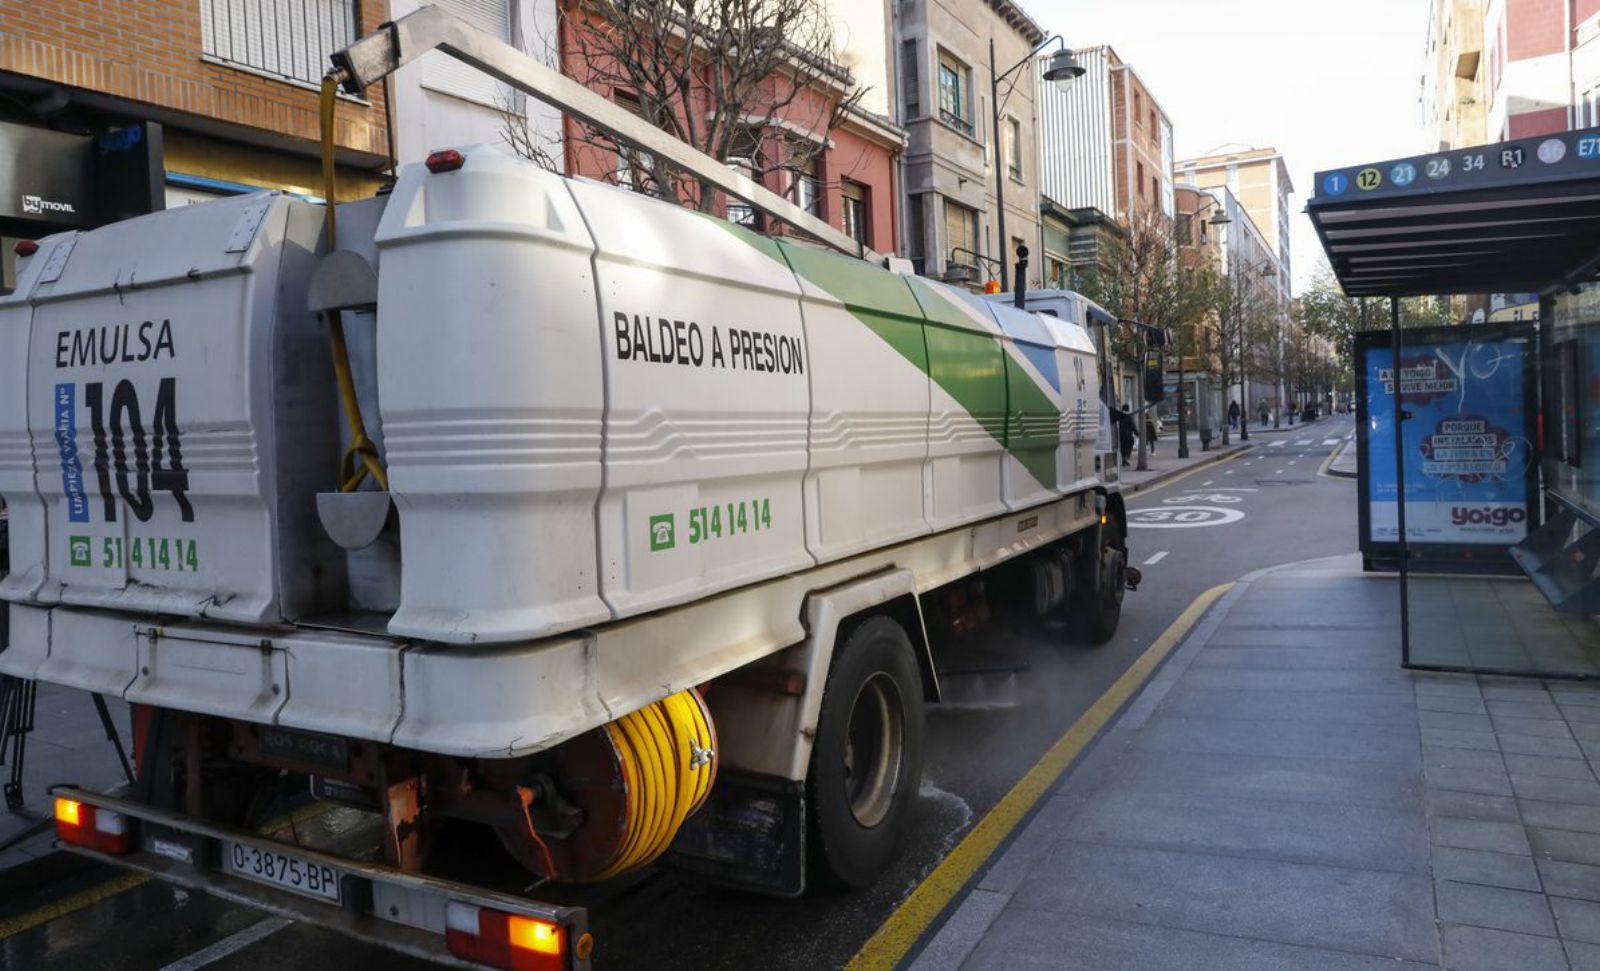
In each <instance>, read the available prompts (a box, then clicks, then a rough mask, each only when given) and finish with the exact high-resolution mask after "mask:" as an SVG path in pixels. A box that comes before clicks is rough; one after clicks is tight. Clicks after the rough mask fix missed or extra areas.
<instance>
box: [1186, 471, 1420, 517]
mask: <svg viewBox="0 0 1600 971" xmlns="http://www.w3.org/2000/svg"><path fill="white" fill-rule="evenodd" d="M1215 481H1217V480H1216V479H1212V480H1211V482H1215ZM1211 482H1202V483H1200V488H1202V489H1204V488H1205V487H1206V486H1208V485H1210V484H1211ZM1396 515H1398V513H1397V514H1396Z"/></svg>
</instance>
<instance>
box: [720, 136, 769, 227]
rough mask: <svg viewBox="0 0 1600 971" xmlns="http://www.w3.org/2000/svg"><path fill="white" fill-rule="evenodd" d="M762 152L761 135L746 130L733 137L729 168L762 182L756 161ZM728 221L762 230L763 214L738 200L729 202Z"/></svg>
mask: <svg viewBox="0 0 1600 971" xmlns="http://www.w3.org/2000/svg"><path fill="white" fill-rule="evenodd" d="M760 152H761V133H760V132H759V131H757V130H755V129H753V128H745V129H741V130H740V131H737V132H735V133H734V135H733V144H732V145H731V146H730V151H729V155H728V167H729V168H731V169H733V170H734V171H736V172H739V173H740V174H742V175H744V176H745V177H746V178H748V179H750V180H752V181H754V182H758V183H759V182H761V181H762V178H761V169H760V168H759V167H758V166H757V165H756V159H757V157H758V156H759V155H760ZM728 221H729V222H734V223H738V224H739V225H741V226H748V227H749V228H751V229H754V230H760V229H761V214H760V213H759V212H757V211H756V209H755V207H753V206H749V205H746V204H744V203H742V202H739V201H738V200H736V199H729V200H728Z"/></svg>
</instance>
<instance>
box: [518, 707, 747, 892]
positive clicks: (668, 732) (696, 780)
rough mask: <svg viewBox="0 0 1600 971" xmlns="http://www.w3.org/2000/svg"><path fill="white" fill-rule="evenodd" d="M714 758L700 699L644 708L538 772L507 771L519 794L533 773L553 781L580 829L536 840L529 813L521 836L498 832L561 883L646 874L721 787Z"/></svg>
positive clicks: (564, 750) (551, 757)
mask: <svg viewBox="0 0 1600 971" xmlns="http://www.w3.org/2000/svg"><path fill="white" fill-rule="evenodd" d="M716 748H717V734H716V728H715V727H714V726H713V725H712V722H711V712H710V709H708V708H707V707H706V703H705V699H704V698H702V697H701V696H700V692H699V691H698V690H696V689H693V688H690V689H688V690H687V691H680V692H678V693H677V694H675V695H671V696H669V697H667V698H663V699H661V700H660V701H657V702H655V703H653V704H649V705H646V706H645V707H643V708H641V709H639V710H638V711H635V712H632V713H631V714H627V715H624V716H622V717H621V718H618V719H617V720H616V721H613V722H610V723H609V724H606V725H602V726H600V727H599V728H596V729H593V730H591V731H587V732H584V733H583V734H582V735H579V736H578V737H577V738H574V739H572V740H571V741H569V742H566V743H563V744H562V745H559V746H557V747H555V748H554V749H551V750H550V751H549V752H548V753H546V754H545V755H544V756H540V757H537V761H536V762H535V763H534V764H533V765H532V766H531V767H525V768H523V769H521V770H515V769H512V767H511V766H507V768H508V769H512V770H513V771H518V772H519V777H518V779H517V780H510V779H502V780H501V781H500V783H499V784H500V785H501V786H504V787H507V788H509V787H511V786H519V787H520V786H522V785H523V784H524V782H525V780H526V779H527V776H526V774H525V773H526V772H528V771H533V772H536V773H539V774H543V775H546V776H548V777H549V778H551V779H552V780H553V781H554V782H555V785H556V787H557V789H559V791H560V793H561V799H562V801H563V802H565V803H566V804H567V805H569V806H571V807H573V808H575V809H577V810H578V811H579V813H580V818H581V819H582V822H581V824H579V825H578V826H577V828H576V829H571V830H567V831H565V832H562V831H560V830H558V829H557V828H556V827H554V826H550V827H549V828H547V829H546V830H545V831H544V832H539V831H538V830H536V829H535V827H534V816H536V815H538V814H537V812H534V813H532V814H529V813H524V821H519V824H518V825H516V826H515V827H512V826H502V827H498V828H497V829H498V832H499V836H500V842H501V843H502V844H503V845H504V846H505V847H506V849H507V850H509V851H510V852H511V855H512V857H513V858H515V859H516V860H517V862H519V863H520V864H522V865H523V866H524V867H526V868H527V869H529V870H531V871H533V872H535V873H540V874H543V875H545V876H547V877H550V878H552V879H554V880H556V881H559V882H561V883H593V882H595V881H599V880H605V879H607V878H610V877H614V876H616V875H618V874H620V873H625V872H627V871H629V870H633V869H637V868H639V867H642V866H645V865H646V864H649V863H651V862H652V861H654V860H655V859H657V858H658V857H660V856H661V854H663V853H665V852H666V851H667V848H668V847H669V846H671V845H672V840H673V838H674V837H676V836H677V835H678V830H679V828H681V827H682V826H683V823H684V820H686V819H688V818H689V817H690V816H691V815H693V814H694V812H695V811H696V810H698V809H699V808H700V807H701V806H702V805H704V803H705V801H706V798H707V797H708V796H709V795H710V793H711V787H712V785H714V784H715V782H716V779H717V758H716ZM519 791H521V789H520V788H519ZM525 805H526V803H525ZM547 822H548V821H547Z"/></svg>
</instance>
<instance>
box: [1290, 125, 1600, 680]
mask: <svg viewBox="0 0 1600 971" xmlns="http://www.w3.org/2000/svg"><path fill="white" fill-rule="evenodd" d="M1307 212H1308V215H1309V216H1310V218H1311V221H1312V224H1313V225H1314V227H1315V228H1316V231H1317V235H1318V237H1319V238H1320V240H1321V242H1322V246H1323V248H1324V250H1325V251H1326V252H1327V255H1328V260H1329V263H1330V264H1331V265H1332V267H1333V271H1334V274H1335V275H1336V276H1337V278H1338V280H1339V283H1340V284H1341V286H1342V287H1343V288H1344V291H1345V293H1346V295H1348V296H1350V297H1354V298H1357V299H1359V300H1361V301H1362V305H1363V307H1362V309H1363V314H1367V313H1372V314H1374V315H1376V314H1382V315H1383V317H1382V318H1377V319H1386V321H1387V323H1388V325H1389V326H1388V327H1387V329H1383V328H1377V329H1375V330H1369V331H1366V332H1364V333H1362V334H1359V335H1357V337H1356V340H1355V346H1354V348H1353V351H1354V364H1355V369H1356V406H1357V443H1356V445H1357V448H1358V450H1359V457H1360V463H1359V464H1360V476H1359V502H1360V515H1359V530H1360V544H1361V553H1362V560H1363V563H1364V565H1365V566H1366V568H1367V569H1368V570H1370V571H1373V572H1374V573H1377V574H1392V575H1394V576H1396V577H1397V578H1398V583H1397V588H1398V604H1397V612H1398V622H1399V624H1400V626H1401V632H1402V639H1401V643H1402V651H1403V661H1404V663H1405V665H1406V666H1407V667H1416V668H1427V669H1436V670H1450V671H1470V672H1476V673H1496V674H1513V675H1534V676H1542V677H1568V678H1592V677H1600V623H1597V620H1596V616H1595V615H1596V614H1600V424H1597V423H1600V414H1597V413H1596V411H1597V404H1600V129H1595V130H1587V131H1577V132H1569V133H1565V134H1559V135H1551V136H1548V137H1538V138H1531V139H1518V140H1514V141H1509V142H1503V143H1500V144H1496V145H1485V146H1480V147H1476V148H1469V149H1454V150H1450V151H1443V152H1438V153H1434V154H1431V155H1421V156H1416V157H1413V158H1404V159H1392V160H1389V161H1384V162H1373V163H1368V164H1361V165H1354V166H1348V167H1345V168H1339V169H1333V170H1330V171H1325V172H1319V173H1317V175H1316V184H1315V194H1314V195H1313V197H1312V199H1311V202H1310V203H1309V205H1308V207H1307ZM1520 293H1537V294H1538V295H1539V313H1538V319H1537V320H1536V321H1527V320H1524V321H1510V322H1494V323H1485V324H1461V325H1458V326H1448V327H1431V328H1406V327H1402V315H1401V303H1400V301H1401V300H1402V298H1406V297H1416V296H1428V295H1438V296H1447V295H1452V294H1520Z"/></svg>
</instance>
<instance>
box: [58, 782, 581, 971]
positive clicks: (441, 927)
mask: <svg viewBox="0 0 1600 971" xmlns="http://www.w3.org/2000/svg"><path fill="white" fill-rule="evenodd" d="M52 795H54V796H55V797H56V798H58V799H66V800H71V801H74V802H77V803H80V804H82V805H84V806H92V807H95V809H96V810H97V811H99V810H106V811H110V812H114V813H120V814H122V815H123V816H124V817H125V818H126V819H127V820H128V821H129V823H130V825H131V827H132V841H131V847H132V848H131V851H130V852H128V853H127V854H125V855H116V856H114V855H111V854H108V853H104V852H100V851H98V850H94V849H89V848H86V847H83V846H76V845H71V844H70V843H68V842H67V841H65V840H63V841H61V842H62V845H63V846H64V847H65V848H66V849H68V850H70V851H72V852H74V853H77V854H80V855H83V856H87V857H90V858H92V859H96V860H99V861H101V862H104V863H108V864H111V865H114V866H119V867H126V868H129V869H133V870H138V871H142V872H145V873H148V874H151V875H152V876H155V877H157V878H158V879H160V880H162V881H164V882H167V883H174V884H178V885H180V886H183V887H188V888H190V889H193V890H200V891H204V892H205V893H209V894H212V895H214V896H217V897H222V898H224V899H227V900H232V901H235V902H238V903H242V904H246V905H248V906H251V907H256V908H259V909H261V910H265V911H268V912H271V913H274V914H277V915H279V916H282V917H287V918H289V919H291V920H296V921H301V922H303V923H307V924H314V925H317V926H319V927H325V928H328V929H330V930H333V931H335V932H337V933H339V934H343V935H345V936H347V937H352V938H356V939H358V940H361V941H365V942H367V943H370V944H374V945H377V946H379V947H384V948H387V949H389V950H394V951H400V952H402V953H405V954H410V955H414V956H416V957H420V958H424V959H427V960H429V961H436V962H439V963H441V964H444V965H446V966H450V967H462V968H481V967H484V965H482V964H478V963H474V962H472V961H467V960H463V959H461V958H458V957H456V956H455V955H453V954H451V953H450V951H449V950H448V948H447V947H446V944H445V919H446V917H445V912H446V908H447V906H448V905H449V904H451V903H458V904H464V905H467V906H470V907H480V908H489V909H491V910H495V911H500V912H503V913H506V914H512V915H518V916H523V917H528V918H532V919H534V920H538V921H543V922H547V923H549V924H553V925H555V926H557V927H559V928H561V931H562V941H563V946H564V953H563V961H562V963H561V965H560V966H561V967H562V968H563V969H564V971H587V969H588V968H589V959H588V955H589V953H590V951H591V949H592V946H593V942H592V939H588V913H587V911H585V910H584V909H583V908H581V907H566V906H558V905H554V904H548V903H543V902H541V901H537V900H532V899H529V898H526V897H519V896H512V895H509V894H503V893H498V892H495V891H492V890H485V889H481V888H477V887H473V886H470V885H468V884H462V883H456V882H452V881H448V880H439V879H436V878H433V877H427V876H422V875H419V874H415V873H406V872H403V871H400V870H396V869H394V868H392V867H387V866H383V865H379V864H374V863H368V862H364V861H359V860H352V859H348V858H345V857H341V856H335V855H332V854H328V853H324V852H321V851H319V850H316V849H312V848H308V847H303V846H293V845H289V844H285V843H280V842H278V841H276V840H272V839H268V838H265V837H263V836H261V835H259V834H257V833H251V832H248V831H242V830H234V829H231V828H228V827H224V826H219V825H216V824H213V823H208V822H203V821H201V820H197V819H195V818H193V817H189V816H185V815H183V814H181V813H175V812H170V811H167V810H162V809H157V808H154V807H151V806H146V805H142V804H140V803H136V802H130V801H128V800H125V799H119V798H116V797H113V796H108V795H104V794H102V793H95V792H89V791H86V790H82V789H75V788H72V787H68V786H57V787H55V788H54V789H53V790H52ZM235 847H238V848H239V849H240V851H241V852H242V853H246V854H248V853H252V852H253V853H259V854H271V855H273V856H274V857H275V858H277V859H280V860H281V859H290V860H294V861H296V862H297V863H298V864H300V865H301V866H305V867H317V868H325V869H326V870H327V871H332V872H333V873H334V874H336V875H337V878H338V888H339V892H338V902H333V901H330V900H326V899H322V898H320V897H314V896H310V895H307V893H304V892H296V891H293V890H289V889H281V888H280V887H278V886H274V885H272V884H269V883H266V882H261V881H260V880H258V879H249V878H246V877H243V876H239V875H237V874H235V873H234V872H230V869H229V868H228V867H227V866H226V865H225V860H224V852H225V851H226V852H228V853H229V854H232V853H233V851H234V848H235ZM580 942H582V943H581V946H580ZM580 953H581V955H582V956H581V957H580Z"/></svg>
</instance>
